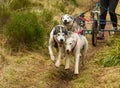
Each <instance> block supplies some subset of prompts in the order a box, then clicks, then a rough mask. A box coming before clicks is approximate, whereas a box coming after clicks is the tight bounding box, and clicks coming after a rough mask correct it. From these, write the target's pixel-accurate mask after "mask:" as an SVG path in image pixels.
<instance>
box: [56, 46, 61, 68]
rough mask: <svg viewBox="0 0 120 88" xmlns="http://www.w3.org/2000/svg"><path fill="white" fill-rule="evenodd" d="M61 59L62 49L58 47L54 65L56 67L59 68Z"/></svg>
mask: <svg viewBox="0 0 120 88" xmlns="http://www.w3.org/2000/svg"><path fill="white" fill-rule="evenodd" d="M61 57H62V47H59V52H58V58H57V61H56V63H55V66H56V67H59V66H60V61H61Z"/></svg>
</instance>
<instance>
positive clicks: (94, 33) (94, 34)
mask: <svg viewBox="0 0 120 88" xmlns="http://www.w3.org/2000/svg"><path fill="white" fill-rule="evenodd" d="M97 28H98V22H97V20H94V21H93V24H92V45H93V46H96V45H97V34H98V29H97Z"/></svg>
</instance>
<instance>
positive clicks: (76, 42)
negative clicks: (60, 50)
mask: <svg viewBox="0 0 120 88" xmlns="http://www.w3.org/2000/svg"><path fill="white" fill-rule="evenodd" d="M65 44H66V45H65V47H66V49H65V50H66V53H67V54H66V64H65V69H69V63H70V58H69V54H70V53H73V54H74V56H75V70H74V74H79V59H80V57H81V60H82V65H84V61H85V60H84V59H85V56H86V53H87V49H88V41H87V39H86V38H85V36H83V35H78V34H77V33H73V32H72V33H71V34H70V36H69V37H68V38H67V39H66V43H65Z"/></svg>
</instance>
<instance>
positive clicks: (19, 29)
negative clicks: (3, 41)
mask: <svg viewBox="0 0 120 88" xmlns="http://www.w3.org/2000/svg"><path fill="white" fill-rule="evenodd" d="M37 19H38V18H37V16H36V15H35V14H33V13H29V12H18V13H14V14H13V15H12V16H11V18H10V20H9V22H8V24H7V29H6V35H7V38H8V42H9V44H10V46H11V47H14V48H21V47H20V46H22V45H25V46H31V45H35V43H36V44H39V45H40V46H42V45H43V44H44V41H45V39H44V36H45V29H44V28H43V27H42V25H41V24H40V23H38V20H37ZM22 47H23V46H22Z"/></svg>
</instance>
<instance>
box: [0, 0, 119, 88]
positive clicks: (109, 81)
mask: <svg viewBox="0 0 120 88" xmlns="http://www.w3.org/2000/svg"><path fill="white" fill-rule="evenodd" d="M34 1H35V2H36V1H38V0H34ZM77 1H78V0H77ZM39 2H40V3H42V4H44V5H45V8H49V7H50V8H51V6H52V5H51V4H54V3H55V1H53V0H39ZM79 2H80V3H81V2H83V0H81V1H80V0H79ZM85 3H87V2H85ZM119 5H120V4H119ZM51 9H53V8H51ZM119 9H120V8H118V9H117V12H119ZM79 11H82V9H81V8H76V9H75V12H74V13H73V14H78V13H79ZM62 14H63V13H60V14H58V16H56V19H57V20H60V16H61V15H62ZM0 39H1V38H0ZM88 39H89V41H91V40H90V39H91V38H90V36H89V38H88ZM3 43H4V41H3ZM89 45H90V46H89V51H88V56H87V59H88V63H87V64H86V65H85V67H84V68H82V69H81V70H80V74H79V75H78V76H76V75H74V74H73V68H72V67H71V69H70V70H64V63H63V64H62V66H61V67H60V68H56V67H55V66H54V63H53V62H52V61H51V60H50V58H49V56H45V55H42V54H41V51H33V52H30V51H27V52H18V53H14V54H11V52H10V51H9V50H8V49H6V47H4V45H3V44H2V41H1V42H0V88H120V67H119V66H116V67H106V68H103V67H101V66H99V65H96V64H95V63H94V58H93V57H94V55H95V54H96V50H97V51H98V53H99V50H101V48H102V49H103V46H104V45H105V44H103V43H101V44H100V45H98V46H97V47H92V46H91V42H89ZM47 52H48V51H47ZM62 61H63V62H64V59H63V60H62ZM72 65H73V63H72Z"/></svg>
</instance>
